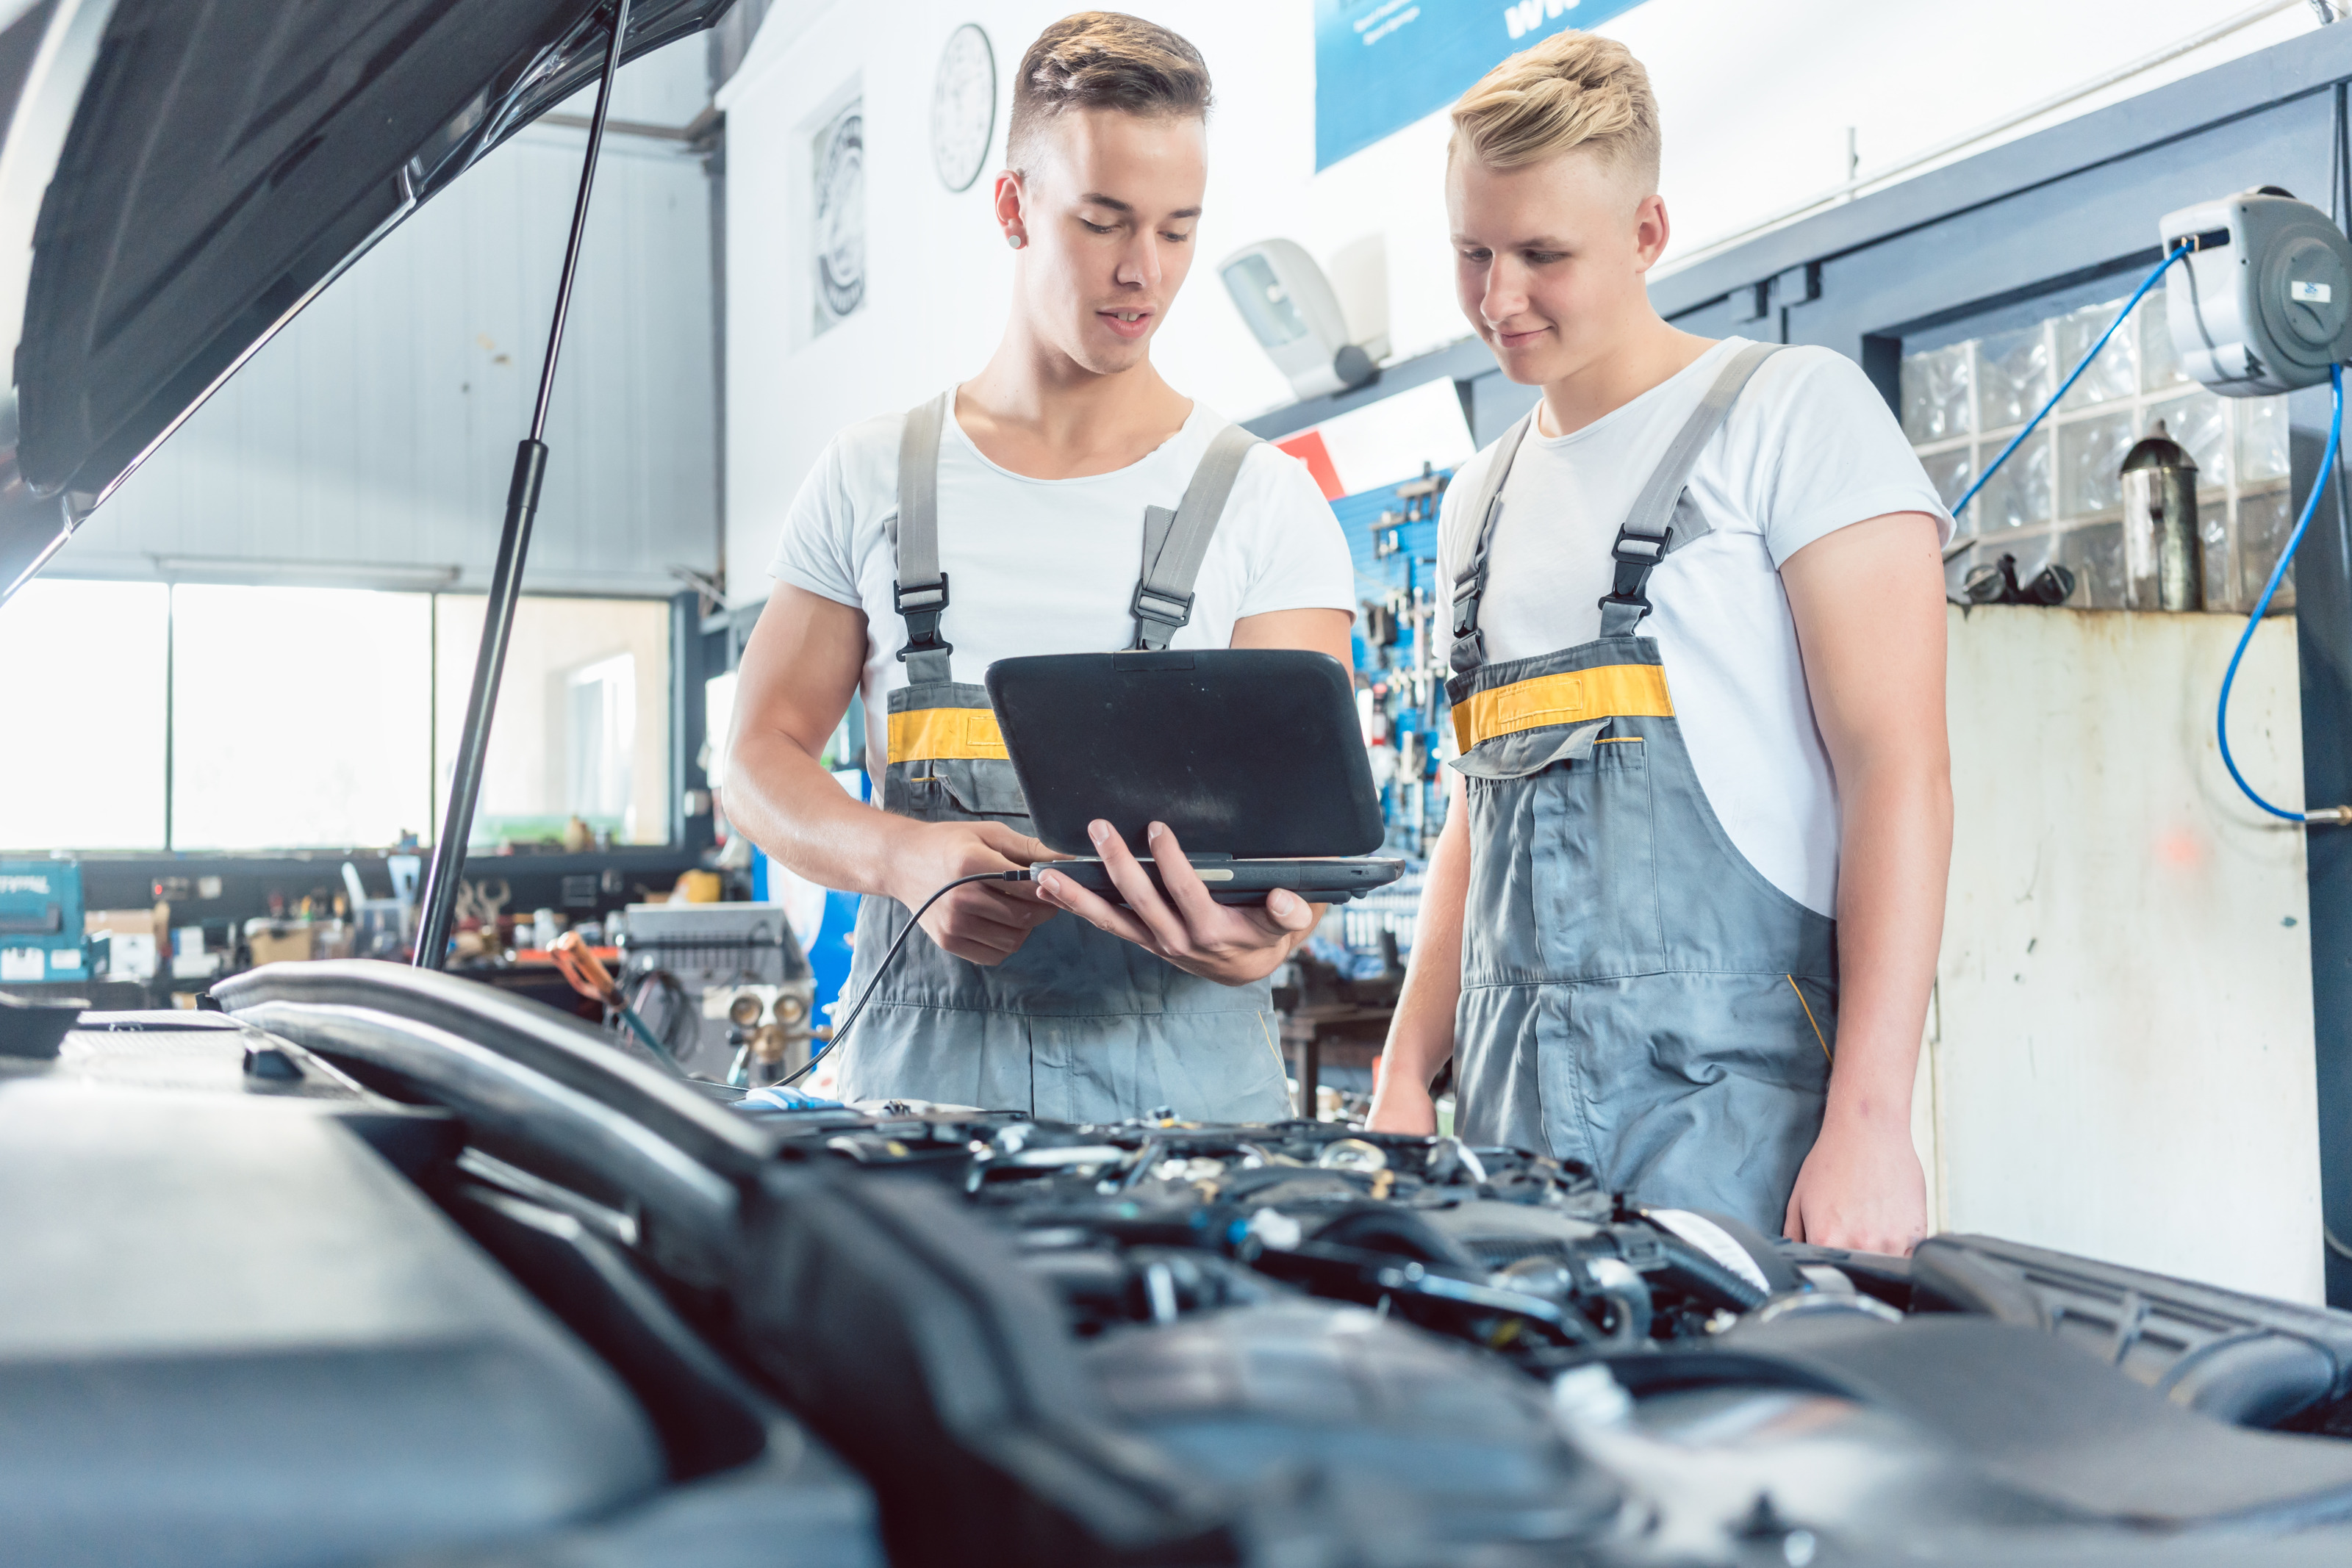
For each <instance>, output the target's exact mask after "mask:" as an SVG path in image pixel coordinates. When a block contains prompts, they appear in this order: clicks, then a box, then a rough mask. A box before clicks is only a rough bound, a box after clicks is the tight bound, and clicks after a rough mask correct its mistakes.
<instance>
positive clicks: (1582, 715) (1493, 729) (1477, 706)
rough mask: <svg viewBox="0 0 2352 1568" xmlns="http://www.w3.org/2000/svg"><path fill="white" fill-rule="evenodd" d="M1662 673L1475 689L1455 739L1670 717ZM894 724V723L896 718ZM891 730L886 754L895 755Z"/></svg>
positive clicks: (1458, 715)
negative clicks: (1589, 722) (1608, 720)
mask: <svg viewBox="0 0 2352 1568" xmlns="http://www.w3.org/2000/svg"><path fill="white" fill-rule="evenodd" d="M1674 716H1675V705H1674V699H1673V698H1671V697H1669V696H1668V695H1666V672H1665V671H1664V669H1662V668H1660V667H1659V666H1658V665H1656V664H1603V665H1601V667H1600V668H1599V669H1593V670H1571V671H1570V672H1568V673H1567V674H1559V675H1531V676H1529V677H1528V679H1526V680H1524V681H1513V682H1512V683H1511V684H1510V685H1507V686H1496V688H1495V689H1494V690H1492V691H1486V692H1474V693H1473V694H1471V697H1470V700H1469V701H1468V702H1465V703H1462V704H1460V705H1459V706H1456V707H1455V708H1454V739H1455V741H1457V742H1458V743H1459V744H1460V746H1461V747H1462V749H1463V750H1465V751H1467V750H1469V749H1470V748H1471V747H1474V746H1475V745H1477V744H1478V743H1479V742H1480V741H1482V740H1492V739H1494V738H1495V737H1496V736H1498V735H1517V734H1518V733H1519V731H1521V730H1523V729H1541V728H1543V727H1546V726H1548V725H1555V724H1582V723H1584V722H1585V721H1587V720H1589V719H1596V718H1672V717H1674ZM894 722H895V721H894ZM896 733H897V732H896V731H893V732H892V734H893V738H892V740H891V743H890V753H891V755H892V756H893V757H896V756H897V755H898V741H897V738H896Z"/></svg>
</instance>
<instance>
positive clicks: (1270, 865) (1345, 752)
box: [987, 648, 1404, 904]
mask: <svg viewBox="0 0 2352 1568" xmlns="http://www.w3.org/2000/svg"><path fill="white" fill-rule="evenodd" d="M987 681H988V700H989V701H990V703H991V704H992V705H993V706H995V709H996V720H997V723H998V725H999V726H1000V727H1002V728H1003V732H1004V747H1005V750H1006V752H1007V753H1008V754H1009V755H1010V756H1011V757H1012V758H1013V771H1014V773H1016V774H1017V775H1018V776H1019V777H1020V779H1021V789H1022V792H1023V793H1024V794H1025V795H1026V796H1027V797H1028V800H1029V815H1030V819H1031V821H1034V823H1035V827H1036V835H1037V837H1038V838H1039V839H1040V840H1042V841H1044V842H1045V846H1046V847H1047V848H1048V849H1053V850H1058V851H1060V852H1063V853H1065V854H1070V855H1076V856H1078V857H1081V858H1078V859H1076V860H1070V861H1059V862H1055V864H1054V868H1053V869H1054V870H1055V871H1057V872H1061V873H1065V874H1066V875H1067V876H1068V877H1069V879H1070V880H1071V881H1072V882H1075V883H1077V884H1078V885H1079V886H1080V887H1084V888H1087V889H1090V890H1091V891H1093V892H1096V893H1098V894H1103V895H1104V896H1106V897H1108V898H1110V899H1112V900H1114V901H1118V896H1119V895H1118V890H1117V889H1116V888H1114V887H1113V886H1112V885H1111V882H1110V875H1109V873H1108V871H1107V870H1106V869H1105V868H1104V866H1103V863H1102V862H1101V860H1100V859H1098V858H1097V857H1096V856H1095V854H1094V843H1093V841H1091V840H1090V839H1088V838H1087V824H1088V823H1089V822H1092V821H1096V820H1097V818H1100V819H1104V820H1107V821H1109V822H1110V824H1111V825H1112V826H1113V827H1115V828H1117V829H1118V832H1119V836H1120V837H1121V838H1123V839H1125V840H1126V841H1127V847H1128V848H1129V849H1130V850H1132V851H1133V852H1135V855H1136V857H1137V859H1139V861H1141V862H1143V867H1144V869H1145V871H1147V872H1148V873H1150V875H1151V880H1152V883H1153V884H1154V885H1155V886H1159V885H1160V875H1159V873H1158V871H1157V869H1156V868H1154V867H1153V866H1152V864H1151V858H1150V847H1149V844H1148V841H1146V839H1145V837H1144V833H1145V830H1146V829H1148V828H1149V827H1150V825H1151V823H1153V822H1155V821H1160V822H1165V823H1167V824H1168V826H1169V827H1170V828H1171V829H1173V830H1174V831H1175V833H1176V841H1177V842H1178V843H1180V844H1181V845H1182V846H1183V849H1184V856H1185V859H1186V860H1188V861H1190V862H1192V868H1193V869H1194V870H1195V871H1197V872H1198V873H1200V875H1201V880H1202V882H1204V883H1207V884H1208V886H1209V891H1210V894H1211V895H1212V896H1213V897H1214V898H1215V899H1216V901H1217V902H1218V903H1220V904H1264V903H1265V898H1266V894H1269V893H1272V892H1273V891H1274V890H1275V889H1276V888H1287V889H1289V890H1290V891H1291V892H1293V893H1295V894H1298V895H1299V896H1300V897H1301V898H1304V899H1307V900H1308V901H1309V902H1310V903H1315V904H1338V903H1343V902H1345V901H1347V900H1349V899H1351V898H1356V897H1359V896H1360V895H1362V894H1367V893H1370V891H1371V890H1372V889H1374V888H1376V887H1382V886H1385V885H1387V884H1388V883H1391V882H1394V881H1395V880H1396V879H1397V878H1398V877H1399V876H1400V875H1402V873H1403V872H1404V862H1402V861H1400V860H1376V859H1367V858H1364V857H1366V856H1368V855H1369V854H1370V852H1371V851H1373V850H1377V849H1379V848H1380V847H1381V837H1382V831H1381V802H1380V795H1379V792H1378V791H1377V790H1375V789H1373V788H1372V770H1371V766H1370V761H1369V760H1368V759H1367V758H1366V757H1365V755H1364V743H1363V737H1362V735H1361V733H1360V730H1359V728H1358V727H1357V719H1356V699H1355V690H1354V687H1353V686H1352V685H1350V683H1349V677H1348V672H1347V670H1346V669H1345V668H1344V667H1342V666H1341V665H1340V664H1339V663H1338V662H1337V661H1336V660H1333V659H1331V658H1328V657H1327V656H1325V655H1324V654H1321V653H1307V652H1305V651H1304V650H1298V649H1286V648H1285V649H1276V648H1219V649H1202V650H1199V651H1195V652H1181V651H1177V650H1167V651H1162V652H1156V653H1152V652H1137V653H1052V654H1045V655H1043V656H1039V657H1035V658H1024V659H999V660H998V661H997V662H996V663H994V664H991V665H989V667H988V675H987Z"/></svg>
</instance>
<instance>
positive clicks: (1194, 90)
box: [1004, 11, 1209, 171]
mask: <svg viewBox="0 0 2352 1568" xmlns="http://www.w3.org/2000/svg"><path fill="white" fill-rule="evenodd" d="M1075 109H1115V110H1119V111H1120V112H1121V113H1123V114H1138V115H1143V116H1146V117H1150V118H1158V117H1163V116H1164V117H1175V118H1190V119H1196V120H1206V119H1207V118H1208V115H1209V65H1208V62H1207V61H1205V60H1203V59H1202V57H1201V51H1200V50H1198V49H1196V48H1194V47H1192V45H1191V44H1190V43H1187V42H1186V41H1185V40H1184V39H1183V38H1181V37H1179V36H1177V35H1176V34H1174V33H1171V32H1170V31H1169V30H1168V29H1167V28H1165V27H1163V26H1160V25H1159V24H1158V23H1156V22H1147V21H1145V20H1144V19H1143V18H1142V17H1140V16H1126V15H1123V14H1122V13H1120V12H1117V11H1080V12H1077V13H1076V14H1074V15H1072V16H1065V17H1063V18H1062V19H1061V20H1060V21H1058V22H1056V23H1055V24H1054V25H1053V26H1050V27H1048V28H1046V29H1045V31H1044V32H1043V33H1040V34H1038V35H1037V41H1036V42H1035V43H1034V44H1032V45H1030V46H1029V52H1028V53H1026V54H1024V55H1023V56H1022V57H1021V70H1020V74H1019V75H1017V76H1015V77H1014V78H1013V123H1012V126H1011V127H1010V129H1008V130H1007V131H1006V132H1005V135H1004V162H1005V165H1006V167H1008V168H1011V169H1013V170H1016V171H1018V170H1020V169H1021V168H1022V166H1023V164H1024V162H1026V161H1027V159H1028V155H1029V144H1030V142H1031V141H1032V140H1033V139H1034V137H1035V135H1036V133H1037V129H1038V127H1039V126H1041V125H1043V124H1044V123H1045V121H1047V120H1052V119H1054V118H1055V116H1057V115H1060V114H1064V113H1066V112H1068V111H1069V110H1075Z"/></svg>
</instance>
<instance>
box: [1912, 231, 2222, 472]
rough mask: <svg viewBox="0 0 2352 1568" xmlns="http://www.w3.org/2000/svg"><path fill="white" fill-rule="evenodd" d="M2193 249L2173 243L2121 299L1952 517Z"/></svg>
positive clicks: (2078, 378)
mask: <svg viewBox="0 0 2352 1568" xmlns="http://www.w3.org/2000/svg"><path fill="white" fill-rule="evenodd" d="M2194 248H2195V247H2194V246H2190V245H2188V244H2186V243H2184V244H2181V245H2178V246H2174V247H2173V249H2172V254H2171V255H2169V256H2166V257H2165V258H2164V259H2163V260H2162V261H2159V262H2158V263H2157V264H2156V270H2155V271H2154V272H2151V273H2149V274H2148V275H2147V277H2146V278H2145V279H2144V280H2143V281H2142V282H2141V284H2140V286H2139V287H2137V288H2136V289H2134V290H2133V291H2132V297H2131V298H2129V299H2126V301H2124V308H2122V309H2121V310H2119V311H2117V312H2116V319H2114V320H2112V321H2110V322H2108V323H2107V329H2106V330H2105V331H2104V332H2102V333H2100V334H2099V340H2098V341H2097V342H2095V343H2094V344H2092V345H2091V351H2090V352H2089V353H2087V354H2084V356H2083V358H2082V360H2081V361H2080V362H2079V363H2077V364H2076V365H2075V366H2074V371H2073V372H2072V373H2071V374H2069V375H2068V376H2067V377H2066V379H2065V380H2064V381H2063V382H2060V383H2059V387H2058V390H2057V391H2056V392H2052V393H2051V394H2050V401H2049V402H2045V403H2043V404H2042V412H2041V413H2037V414H2035V415H2034V416H2033V417H2032V419H2030V420H2027V421H2026V422H2025V428H2024V429H2023V430H2021V431H2019V432H2018V433H2017V434H2015V435H2013V436H2011V438H2010V443H2009V444H2008V445H2006V446H2004V447H2002V448H2001V449H2000V456H1998V457H1996V458H1994V459H1993V460H1992V461H1991V462H1990V463H1988V464H1986V465H1985V471H1984V472H1983V473H1981V474H1979V475H1978V476H1977V482H1976V483H1975V484H1973V485H1971V486H1969V488H1968V493H1967V494H1966V495H1964V496H1962V497H1960V498H1959V502H1958V505H1956V506H1954V507H1952V516H1953V517H1955V518H1958V517H1959V515H1960V514H1961V513H1962V512H1965V511H1967V510H1968V509H1969V502H1970V501H1973V500H1975V499H1976V498H1977V492H1978V491H1979V490H1981V489H1983V488H1984V487H1985V481H1986V480H1988V479H1990V478H1991V477H1992V476H1994V475H1995V474H1998V473H1999V472H2000V465H2002V464H2004V463H2006V462H2008V461H2009V455H2010V454H2011V453H2012V452H2014V451H2016V450H2017V449H2018V448H2019V447H2021V446H2022V445H2024V444H2025V438H2026V437H2027V436H2029V435H2031V434H2033V432H2034V431H2035V429H2036V428H2038V427H2039V426H2040V425H2041V423H2042V421H2043V420H2045V419H2047V418H2049V417H2050V411H2051V410H2052V409H2053V408H2056V407H2057V406H2058V400H2059V399H2060V398H2062V397H2064V396H2065V395H2066V393H2067V392H2069V391H2070V390H2072V389H2073V387H2074V383H2075V382H2078V381H2081V380H2082V379H2083V372H2084V371H2087V370H2089V369H2090V368H2091V361H2093V360H2095V359H2097V358H2098V357H2099V350H2101V349H2104V348H2105V347H2106V346H2107V340H2108V339H2110V338H2112V337H2114V336H2115V335H2116V328H2118V327H2120V326H2122V325H2123V324H2124V323H2125V322H2126V321H2128V320H2130V319H2131V313H2132V312H2133V311H2134V310H2136V309H2137V308H2139V302H2140V301H2141V300H2143V299H2145V298H2147V291H2148V290H2149V289H2151V288H2153V287H2156V285H2157V280H2158V278H2160V277H2163V276H2164V274H2165V269H2166V268H2168V267H2170V266H2171V265H2172V264H2173V263H2174V262H2176V261H2179V259H2180V258H2181V257H2182V256H2187V255H2188V254H2189V251H2191V250H2192V249H2194Z"/></svg>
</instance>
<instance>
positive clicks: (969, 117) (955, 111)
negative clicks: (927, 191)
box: [931, 22, 996, 191]
mask: <svg viewBox="0 0 2352 1568" xmlns="http://www.w3.org/2000/svg"><path fill="white" fill-rule="evenodd" d="M995 134H996V55H995V52H994V51H993V50H992V49H991V48H990V47H988V35H987V34H986V33H984V32H982V31H981V28H980V24H979V23H977V22H966V23H965V24H964V25H963V26H961V27H958V28H957V29H956V30H955V31H954V32H952V33H950V34H949V35H948V47H946V48H944V49H942V50H940V72H939V75H938V76H937V77H935V78H932V81H931V166H932V167H933V168H935V169H937V170H938V171H939V172H940V183H941V184H943V185H945V186H946V187H947V188H948V189H949V190H950V191H968V190H970V189H971V183H972V182H973V181H974V180H977V179H979V178H980V171H981V168H982V165H984V164H985V163H987V162H988V143H989V141H990V139H991V138H992V137H994V136H995Z"/></svg>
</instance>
